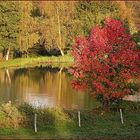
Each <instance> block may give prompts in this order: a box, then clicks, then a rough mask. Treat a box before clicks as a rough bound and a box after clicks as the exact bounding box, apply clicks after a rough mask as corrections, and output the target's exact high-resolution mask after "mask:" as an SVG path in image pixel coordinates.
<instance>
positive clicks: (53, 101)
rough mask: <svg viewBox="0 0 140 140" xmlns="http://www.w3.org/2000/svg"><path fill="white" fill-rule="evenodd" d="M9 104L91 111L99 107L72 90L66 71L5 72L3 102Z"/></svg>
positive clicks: (0, 85)
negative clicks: (25, 103) (94, 107)
mask: <svg viewBox="0 0 140 140" xmlns="http://www.w3.org/2000/svg"><path fill="white" fill-rule="evenodd" d="M8 101H11V102H12V103H14V104H21V103H24V102H27V103H29V104H32V105H33V106H47V107H62V108H65V109H89V108H93V106H94V105H95V104H96V103H97V102H96V101H95V100H94V99H93V97H91V96H89V95H88V94H85V93H82V92H78V91H75V90H74V89H72V87H71V78H70V76H68V74H67V72H66V69H63V68H51V67H36V68H22V69H1V70H0V102H8Z"/></svg>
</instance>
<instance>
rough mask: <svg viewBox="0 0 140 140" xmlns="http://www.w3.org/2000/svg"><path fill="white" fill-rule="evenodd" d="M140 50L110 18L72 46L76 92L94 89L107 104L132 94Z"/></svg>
mask: <svg viewBox="0 0 140 140" xmlns="http://www.w3.org/2000/svg"><path fill="white" fill-rule="evenodd" d="M138 53H139V51H138V50H137V48H136V44H135V42H133V41H132V38H131V35H130V34H129V33H128V32H127V31H126V28H125V27H124V25H123V23H122V22H121V21H119V20H115V19H110V18H106V19H105V21H104V24H103V26H102V27H99V26H95V27H93V28H92V30H91V32H90V34H89V36H88V37H87V38H85V37H83V38H76V40H75V43H74V44H73V46H72V55H73V57H74V64H73V67H72V68H71V69H70V70H69V71H70V73H71V74H73V75H74V79H73V82H72V85H73V86H74V87H75V88H76V89H86V88H88V89H90V92H91V93H94V94H95V95H96V96H97V97H101V98H100V99H102V100H103V101H104V103H109V101H113V102H114V101H116V100H117V101H118V99H122V98H123V97H124V96H125V95H128V94H132V93H134V91H135V90H136V89H135V88H133V84H132V80H133V79H134V78H136V77H137V76H138V74H139V72H140V69H139V66H140V58H139V54H138Z"/></svg>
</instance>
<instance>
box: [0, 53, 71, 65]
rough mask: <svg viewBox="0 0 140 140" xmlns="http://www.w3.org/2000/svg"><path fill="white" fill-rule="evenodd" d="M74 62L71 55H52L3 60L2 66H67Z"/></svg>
mask: <svg viewBox="0 0 140 140" xmlns="http://www.w3.org/2000/svg"><path fill="white" fill-rule="evenodd" d="M72 62H73V58H72V57H71V56H69V55H65V56H58V57H57V56H52V57H48V56H46V57H29V58H18V59H12V60H8V61H5V60H4V61H1V62H0V68H11V67H12V68H13V67H14V68H23V67H34V66H46V65H51V66H58V67H64V66H65V67H67V66H70V65H71V64H72Z"/></svg>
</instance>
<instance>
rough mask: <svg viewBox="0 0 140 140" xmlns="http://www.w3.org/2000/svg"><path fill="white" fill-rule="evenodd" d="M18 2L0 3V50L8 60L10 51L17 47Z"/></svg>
mask: <svg viewBox="0 0 140 140" xmlns="http://www.w3.org/2000/svg"><path fill="white" fill-rule="evenodd" d="M18 3H19V2H14V1H1V2H0V19H1V20H0V48H1V50H2V51H3V53H4V56H6V60H8V58H9V53H10V50H13V49H14V48H16V47H17V36H18V33H19V21H20V8H19V5H18Z"/></svg>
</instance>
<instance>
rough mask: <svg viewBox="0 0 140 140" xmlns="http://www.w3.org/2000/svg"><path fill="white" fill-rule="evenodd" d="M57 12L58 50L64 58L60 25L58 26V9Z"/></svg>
mask: <svg viewBox="0 0 140 140" xmlns="http://www.w3.org/2000/svg"><path fill="white" fill-rule="evenodd" d="M56 10H57V22H58V34H59V50H60V53H61V55H62V56H64V52H63V51H62V49H61V47H62V37H61V25H60V16H59V11H58V7H56Z"/></svg>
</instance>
